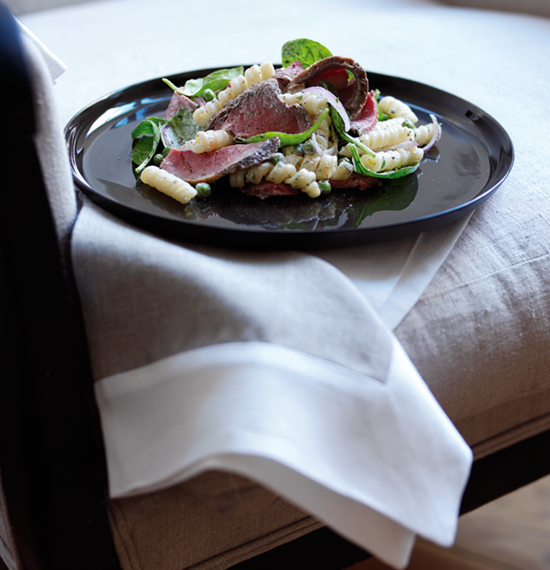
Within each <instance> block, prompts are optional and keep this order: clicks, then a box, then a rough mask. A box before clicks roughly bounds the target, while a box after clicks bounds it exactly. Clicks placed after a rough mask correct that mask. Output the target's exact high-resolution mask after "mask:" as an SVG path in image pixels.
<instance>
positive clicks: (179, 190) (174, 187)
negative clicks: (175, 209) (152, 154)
mask: <svg viewBox="0 0 550 570" xmlns="http://www.w3.org/2000/svg"><path fill="white" fill-rule="evenodd" d="M141 181H142V182H143V183H144V184H148V185H149V186H152V187H153V188H156V189H157V190H158V191H159V192H162V193H163V194H166V195H167V196H170V198H174V200H177V201H178V202H181V203H182V204H187V203H188V202H189V200H191V199H192V198H194V197H195V196H196V195H197V191H196V190H195V188H193V186H191V184H189V183H188V182H185V180H182V179H181V178H178V177H177V176H174V175H173V174H170V173H169V172H166V171H165V170H161V169H160V168H158V167H156V166H148V167H147V168H144V169H143V172H142V173H141Z"/></svg>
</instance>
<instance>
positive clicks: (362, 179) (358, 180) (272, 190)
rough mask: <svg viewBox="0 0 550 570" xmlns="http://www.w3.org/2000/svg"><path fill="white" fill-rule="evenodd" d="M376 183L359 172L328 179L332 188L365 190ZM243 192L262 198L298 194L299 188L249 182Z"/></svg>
mask: <svg viewBox="0 0 550 570" xmlns="http://www.w3.org/2000/svg"><path fill="white" fill-rule="evenodd" d="M377 183H378V179H376V178H374V177H372V176H361V175H360V174H352V175H351V176H350V177H349V178H348V179H347V180H330V186H331V188H332V189H334V190H336V189H346V188H355V189H356V190H366V189H367V188H370V187H371V186H374V185H375V184H377ZM243 192H244V193H245V194H248V195H249V196H256V198H261V199H262V200H265V199H266V198H271V197H272V196H294V195H295V194H300V190H296V189H295V188H293V187H292V186H289V185H288V184H276V183H274V182H265V181H264V182H260V183H259V184H249V185H248V186H245V187H244V188H243Z"/></svg>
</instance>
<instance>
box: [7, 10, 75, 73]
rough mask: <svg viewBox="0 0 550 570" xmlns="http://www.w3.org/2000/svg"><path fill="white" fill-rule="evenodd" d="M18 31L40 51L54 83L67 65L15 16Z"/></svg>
mask: <svg viewBox="0 0 550 570" xmlns="http://www.w3.org/2000/svg"><path fill="white" fill-rule="evenodd" d="M15 21H16V22H17V26H18V27H19V31H20V32H21V35H22V37H25V38H27V39H28V40H30V41H31V42H32V43H33V44H34V45H35V46H36V47H37V48H38V50H39V51H40V53H41V54H42V57H43V59H44V63H45V64H46V66H47V67H48V70H49V72H50V75H51V77H52V81H53V82H54V83H55V82H56V81H57V79H58V77H60V76H61V75H62V74H63V73H65V71H66V70H67V66H66V65H65V64H64V63H63V62H62V61H61V60H60V59H59V58H58V57H57V56H56V55H55V54H54V53H53V52H52V51H51V50H50V49H49V48H48V47H47V46H45V45H44V43H43V42H42V41H41V40H40V39H39V38H37V37H36V35H35V34H33V33H32V32H31V31H30V30H29V28H27V26H25V25H24V24H22V23H21V22H20V21H19V20H18V19H17V18H15Z"/></svg>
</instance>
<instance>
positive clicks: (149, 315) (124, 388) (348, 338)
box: [73, 203, 472, 568]
mask: <svg viewBox="0 0 550 570" xmlns="http://www.w3.org/2000/svg"><path fill="white" fill-rule="evenodd" d="M73 264H74V267H75V274H76V278H77V283H78V287H79V291H80V294H81V299H82V305H83V309H84V315H85V320H86V325H87V329H88V337H89V339H90V349H91V356H92V362H93V365H94V376H95V377H96V378H98V379H99V381H98V382H97V383H96V395H97V401H98V405H99V408H100V412H101V418H102V425H103V432H104V437H105V442H106V450H107V459H108V471H109V483H110V492H111V495H112V496H113V497H123V496H127V495H132V494H139V493H144V492H150V491H155V490H158V489H160V488H163V487H166V486H168V485H173V484H175V483H177V482H179V481H182V480H184V479H186V478H189V477H191V476H193V475H196V474H197V473H200V472H201V471H205V470H208V469H211V468H219V469H227V470H230V471H235V472H238V473H241V474H243V475H246V476H249V477H251V478H252V479H255V480H257V481H259V482H260V483H262V484H264V485H265V486H267V487H269V488H271V489H273V490H274V491H275V492H277V493H278V494H280V495H282V496H284V497H287V498H288V499H290V500H292V501H293V502H295V503H296V504H297V505H299V506H301V507H302V508H304V509H305V510H306V511H308V512H310V513H312V514H314V515H316V516H318V517H319V518H320V519H321V520H322V521H323V522H325V523H326V524H327V525H328V526H330V527H332V528H334V529H335V530H336V531H338V532H340V533H341V534H343V535H344V536H346V537H348V538H349V539H350V540H353V541H355V542H356V543H358V544H360V545H361V546H362V547H364V548H365V549H367V550H369V551H370V552H371V553H373V554H374V555H376V556H378V557H379V558H381V559H382V560H385V561H386V562H387V563H389V564H391V565H393V566H395V567H399V568H401V567H404V566H405V565H406V564H407V562H408V558H409V555H410V550H411V548H412V545H413V542H414V536H415V535H416V534H420V535H422V536H424V537H426V538H429V539H430V540H433V541H434V542H436V543H438V544H441V545H446V546H448V545H450V544H452V541H453V538H454V533H455V530H456V521H457V517H458V509H459V505H460V500H461V495H462V491H463V488H464V485H465V483H466V480H467V477H468V473H469V469H470V465H471V459H472V458H471V452H470V449H469V447H468V446H467V445H466V444H465V442H464V441H463V440H462V438H461V437H460V435H459V434H458V432H457V431H456V429H455V428H454V426H453V425H452V423H451V422H450V420H449V419H448V418H447V417H446V415H445V414H444V413H443V412H442V410H441V408H440V407H439V405H438V404H437V402H436V401H435V399H434V398H433V396H432V395H431V393H430V392H429V390H428V388H427V387H426V385H425V383H424V382H423V381H422V379H421V378H420V377H419V375H418V373H417V372H416V370H415V368H414V366H413V365H412V364H411V362H410V361H409V359H408V358H407V356H406V354H405V353H404V351H403V349H402V347H401V346H400V344H399V342H398V341H397V340H396V339H395V337H394V336H393V335H392V333H391V332H390V330H389V328H388V327H387V326H386V325H385V324H384V323H383V322H382V320H381V319H380V318H379V317H378V315H377V314H376V312H375V311H374V310H373V309H372V307H371V306H370V304H369V303H368V301H367V300H366V299H365V298H364V296H363V295H362V294H361V293H360V292H359V290H358V289H357V288H356V287H355V286H354V285H353V283H352V282H351V281H350V280H349V279H348V278H347V277H346V276H345V275H344V274H342V273H341V272H340V271H339V270H337V269H336V268H334V267H333V266H332V265H331V264H329V263H327V262H325V261H324V260H321V259H319V258H318V257H316V256H312V255H308V254H301V253H298V252H287V253H284V252H277V253H246V252H231V251H227V250H221V249H220V250H217V249H213V248H206V247H198V246H184V247H182V244H179V243H176V242H170V241H167V240H164V239H161V238H158V237H155V236H152V235H150V234H148V233H146V232H143V231H141V230H138V229H136V228H132V227H131V226H128V225H126V224H124V223H122V222H120V221H119V220H117V219H115V218H113V217H112V216H110V215H109V214H106V213H105V212H103V211H101V210H100V209H99V208H97V207H95V206H93V205H91V204H88V203H86V205H85V206H84V209H83V210H82V211H81V213H80V215H79V218H78V220H77V223H76V226H75V230H74V235H73Z"/></svg>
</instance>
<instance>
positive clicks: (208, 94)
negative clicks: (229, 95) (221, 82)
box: [202, 89, 216, 101]
mask: <svg viewBox="0 0 550 570" xmlns="http://www.w3.org/2000/svg"><path fill="white" fill-rule="evenodd" d="M202 98H203V99H204V100H205V101H212V100H213V99H215V98H216V94H215V93H214V91H212V89H205V90H204V91H203V92H202Z"/></svg>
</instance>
